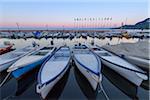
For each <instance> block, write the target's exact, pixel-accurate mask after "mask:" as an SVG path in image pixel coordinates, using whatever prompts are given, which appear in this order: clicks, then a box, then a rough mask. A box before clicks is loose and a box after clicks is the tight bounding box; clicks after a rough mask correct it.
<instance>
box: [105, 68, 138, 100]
mask: <svg viewBox="0 0 150 100" xmlns="http://www.w3.org/2000/svg"><path fill="white" fill-rule="evenodd" d="M102 72H103V74H104V76H105V77H106V78H107V79H108V80H109V81H110V82H111V83H112V84H113V85H114V86H116V87H117V88H118V89H119V90H121V91H122V92H123V93H124V94H125V95H127V96H128V97H130V98H131V99H138V96H137V88H138V87H137V86H136V85H134V84H132V83H130V82H129V81H128V80H126V79H125V78H123V77H122V76H120V75H119V74H118V73H116V72H114V71H113V70H111V69H109V68H108V67H106V66H103V70H102Z"/></svg>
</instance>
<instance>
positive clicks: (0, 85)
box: [0, 72, 11, 87]
mask: <svg viewBox="0 0 150 100" xmlns="http://www.w3.org/2000/svg"><path fill="white" fill-rule="evenodd" d="M10 74H11V72H9V73H8V74H7V76H6V77H5V79H4V80H3V81H2V83H1V84H0V87H2V86H3V85H4V83H5V82H6V81H7V79H8V78H9V76H10Z"/></svg>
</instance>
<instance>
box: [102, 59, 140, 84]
mask: <svg viewBox="0 0 150 100" xmlns="http://www.w3.org/2000/svg"><path fill="white" fill-rule="evenodd" d="M101 61H102V63H103V64H104V65H106V66H107V67H109V68H111V69H113V70H114V71H115V72H117V73H119V74H120V75H121V76H123V77H124V78H126V79H127V80H129V81H130V82H132V83H133V84H135V85H137V86H140V85H141V83H142V81H143V79H142V78H140V77H139V76H138V75H137V74H136V72H134V71H130V70H126V69H124V68H121V67H118V66H117V65H116V64H113V63H110V62H108V61H106V60H104V59H101Z"/></svg>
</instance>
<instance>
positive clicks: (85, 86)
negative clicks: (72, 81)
mask: <svg viewBox="0 0 150 100" xmlns="http://www.w3.org/2000/svg"><path fill="white" fill-rule="evenodd" d="M74 74H75V78H76V81H77V83H78V85H79V87H80V89H81V90H82V92H83V93H84V95H85V96H86V97H87V98H88V99H90V100H96V96H97V93H98V92H97V90H96V91H94V90H93V88H92V87H91V85H90V83H89V82H88V80H87V79H86V78H85V77H84V76H83V74H81V72H80V71H79V70H78V69H77V68H76V67H74Z"/></svg>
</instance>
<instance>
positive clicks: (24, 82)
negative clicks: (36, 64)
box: [15, 68, 39, 96]
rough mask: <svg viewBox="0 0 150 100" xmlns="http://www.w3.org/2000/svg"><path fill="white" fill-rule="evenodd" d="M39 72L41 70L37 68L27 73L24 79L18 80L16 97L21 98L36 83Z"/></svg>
mask: <svg viewBox="0 0 150 100" xmlns="http://www.w3.org/2000/svg"><path fill="white" fill-rule="evenodd" d="M38 71H39V68H36V69H34V70H32V71H30V72H29V73H27V74H26V75H25V76H24V77H22V78H21V79H19V80H17V91H16V93H15V96H20V95H21V94H23V93H24V92H25V91H26V90H27V89H28V88H30V86H32V84H33V83H34V82H36V78H37V73H38Z"/></svg>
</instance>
